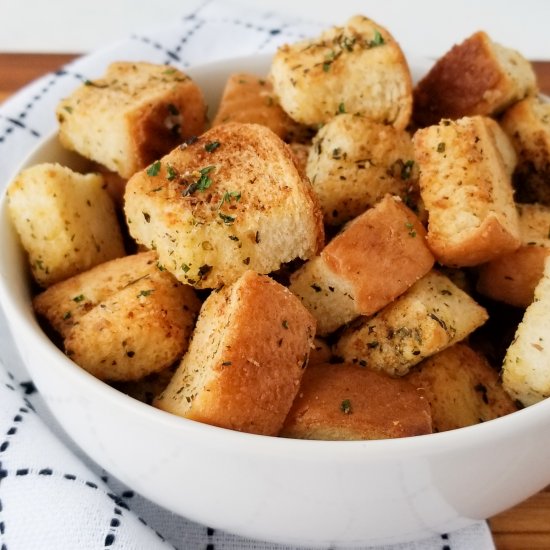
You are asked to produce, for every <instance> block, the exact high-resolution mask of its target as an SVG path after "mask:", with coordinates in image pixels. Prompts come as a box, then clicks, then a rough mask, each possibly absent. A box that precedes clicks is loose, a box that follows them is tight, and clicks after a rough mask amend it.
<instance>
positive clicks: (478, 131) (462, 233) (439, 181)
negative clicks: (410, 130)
mask: <svg viewBox="0 0 550 550" xmlns="http://www.w3.org/2000/svg"><path fill="white" fill-rule="evenodd" d="M496 136H498V138H497V137H496ZM505 139H506V136H504V135H503V132H502V130H501V129H500V128H499V127H498V125H497V123H496V122H495V121H494V120H492V119H489V118H487V117H479V116H476V117H464V118H461V119H460V120H455V121H452V120H442V121H441V122H440V123H439V124H438V125H437V126H430V127H428V128H424V129H422V130H418V131H417V132H416V133H415V134H414V136H413V143H414V149H415V157H416V161H417V162H418V164H419V168H420V194H421V197H422V200H423V201H424V204H425V206H426V209H427V210H428V245H429V246H430V248H431V250H432V252H433V253H434V255H435V257H436V259H437V260H438V261H439V262H440V263H441V264H443V265H448V266H452V267H461V266H471V265H477V264H481V263H484V262H488V261H490V260H492V259H493V258H496V257H498V256H501V255H503V254H506V253H508V252H512V251H514V250H516V249H517V248H519V246H520V244H521V239H520V230H519V221H518V215H517V212H516V207H515V204H514V197H513V189H512V182H511V178H510V167H509V164H507V163H505V162H504V158H503V154H502V152H501V147H502V146H501V141H504V140H505ZM505 154H506V155H507V156H509V154H510V150H509V149H507V150H506V153H505ZM508 162H509V159H508Z"/></svg>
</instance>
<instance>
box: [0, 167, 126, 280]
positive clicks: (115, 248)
mask: <svg viewBox="0 0 550 550" xmlns="http://www.w3.org/2000/svg"><path fill="white" fill-rule="evenodd" d="M7 197H8V205H9V212H10V216H11V219H12V222H13V224H14V226H15V229H16V230H17V233H19V237H20V238H21V243H22V245H23V248H24V249H25V251H26V252H27V254H28V257H29V262H30V266H31V270H32V274H33V276H34V278H35V280H36V282H37V283H38V284H39V285H40V286H42V287H47V286H50V285H52V284H54V283H57V282H58V281H62V280H63V279H67V278H68V277H71V276H73V275H76V274H77V273H81V272H82V271H86V270H87V269H89V268H90V267H93V266H94V265H97V264H100V263H102V262H106V261H107V260H111V259H113V258H118V257H119V256H123V255H124V245H123V242H122V235H121V232H120V226H119V224H118V220H117V217H116V214H115V209H114V206H113V202H112V200H111V198H110V197H109V195H108V194H107V192H106V191H105V190H104V189H103V179H102V178H101V176H99V175H98V174H86V175H83V174H78V173H77V172H73V171H72V170H71V169H70V168H66V167H64V166H61V165H59V164H49V163H45V164H38V165H36V166H32V167H31V168H27V169H25V170H23V171H22V172H21V173H20V174H19V175H18V176H16V178H15V179H14V180H13V181H12V182H11V183H10V186H9V188H8V193H7Z"/></svg>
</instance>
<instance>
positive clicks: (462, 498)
mask: <svg viewBox="0 0 550 550" xmlns="http://www.w3.org/2000/svg"><path fill="white" fill-rule="evenodd" d="M268 63H269V59H268V58H267V57H265V56H262V57H254V58H247V59H238V60H231V61H224V62H222V63H216V64H211V65H208V66H204V67H202V68H198V69H195V70H194V71H190V73H191V74H192V75H193V76H194V78H195V79H196V80H197V82H198V83H199V84H200V85H201V86H202V88H203V89H204V90H205V92H206V95H207V97H208V101H209V103H210V104H216V103H217V100H218V98H219V94H220V91H221V89H222V86H223V83H224V81H225V78H226V76H227V75H228V74H229V73H230V72H234V71H237V70H243V71H253V72H257V73H258V74H260V75H262V74H265V72H266V68H267V66H268ZM411 65H412V67H413V69H417V70H418V71H422V70H423V69H424V66H421V65H419V64H418V63H414V62H413V63H411ZM54 160H58V161H60V162H68V163H69V164H70V163H72V162H74V159H72V157H71V155H67V153H64V152H63V151H62V150H61V149H60V147H59V145H58V143H57V140H56V139H55V138H53V137H51V138H49V139H46V140H44V141H43V143H41V144H40V146H39V147H38V148H37V149H36V150H35V151H34V152H32V153H31V155H30V156H29V157H28V159H27V160H26V162H25V163H24V165H23V166H22V167H21V168H23V167H24V166H29V165H32V164H36V163H38V162H42V161H54ZM2 183H4V182H2ZM0 248H1V251H2V261H1V265H0V300H1V303H2V305H3V307H4V310H5V313H6V317H7V318H8V320H9V323H10V326H11V331H12V334H13V337H14V339H15V342H16V344H17V347H18V349H19V351H20V353H21V355H22V358H23V361H24V363H25V364H26V366H27V368H28V370H29V372H30V374H31V376H32V378H33V380H34V381H35V383H36V385H37V386H38V388H39V390H40V392H41V394H42V396H43V397H44V399H45V401H46V403H47V405H48V406H49V408H50V409H51V411H52V412H53V414H54V415H55V417H56V418H57V420H58V421H59V423H60V424H61V426H62V427H63V428H64V429H65V430H66V432H67V433H68V434H69V435H70V436H71V437H72V438H73V439H74V441H75V442H76V443H77V444H78V445H79V446H80V447H81V448H82V449H83V450H84V451H85V452H86V453H87V454H88V455H89V456H90V457H91V458H92V459H94V460H95V461H96V462H97V463H99V464H100V465H101V466H103V467H104V468H105V469H106V470H107V471H109V472H111V473H112V474H114V475H115V476H117V477H118V478H120V479H121V480H122V481H123V482H125V483H126V484H128V485H129V486H131V487H132V488H134V489H135V490H136V491H138V492H139V493H141V494H142V495H144V496H145V497H147V498H149V499H151V500H152V501H154V502H156V503H158V504H160V505H162V506H164V507H166V508H167V509H169V510H171V511H173V512H175V513H177V514H181V515H183V516H186V517H188V518H190V519H192V520H196V521H199V522H202V523H205V524H207V525H210V526H212V527H216V528H220V529H225V530H228V531H231V532H234V533H237V534H241V535H246V536H250V537H255V538H261V539H268V540H272V541H277V542H284V543H293V544H304V545H305V544H307V545H314V544H315V545H325V546H328V545H331V546H335V545H339V544H346V545H374V544H382V543H393V542H400V541H405V540H412V539H418V538H422V537H426V536H429V535H431V534H433V533H443V532H447V531H449V530H452V529H455V528H458V527H461V526H465V525H467V524H469V523H471V522H472V521H473V520H477V519H482V518H487V517H489V516H491V515H494V514H496V513H498V512H500V511H502V510H504V509H506V508H508V507H510V506H513V505H514V504H516V503H518V502H520V501H521V500H523V499H525V498H527V497H528V496H530V495H532V494H533V493H535V492H537V491H539V490H540V489H542V488H543V487H544V486H546V485H547V484H548V483H549V482H550V466H549V465H550V399H549V400H547V401H545V402H542V403H539V404H537V405H534V406H532V407H529V408H528V409H525V410H522V411H520V412H517V413H514V414H512V415H510V416H507V417H504V418H500V419H498V420H493V421H491V422H487V423H485V424H481V425H477V426H473V427H469V428H464V429H460V430H455V431H452V432H446V433H439V434H433V435H426V436H419V437H414V438H405V439H395V440H381V441H352V442H323V441H298V440H289V439H278V438H273V437H264V436H257V435H250V434H243V433H237V432H233V431H229V430H225V429H220V428H215V427H212V426H208V425H205V424H200V423H197V422H193V421H190V420H186V419H183V418H179V417H176V416H173V415H170V414H168V413H166V412H163V411H160V410H156V409H154V408H152V407H149V406H147V405H144V404H142V403H140V402H138V401H135V400H133V399H132V398H130V397H127V396H126V395H124V394H122V393H119V392H118V391H116V390H114V389H112V388H111V387H109V386H108V385H107V384H104V383H102V382H100V381H99V380H96V379H95V378H94V377H92V376H91V375H89V374H88V373H87V372H85V371H84V370H82V369H80V368H79V367H78V366H76V365H75V364H74V363H72V362H71V361H70V360H69V359H68V358H67V357H66V356H65V355H64V354H63V353H62V352H61V351H60V350H59V349H57V348H56V347H55V346H54V345H53V344H52V342H51V341H50V340H49V339H48V337H47V336H46V335H45V334H44V333H43V332H42V330H41V328H40V326H39V325H38V323H37V322H36V319H35V317H34V314H33V311H32V307H31V301H30V294H29V285H28V278H27V275H26V273H27V269H26V266H25V259H24V257H23V254H22V252H21V250H20V247H19V243H18V240H17V237H16V235H15V233H14V231H13V229H12V227H11V225H10V223H9V220H8V216H7V209H6V204H5V199H2V208H1V211H0Z"/></svg>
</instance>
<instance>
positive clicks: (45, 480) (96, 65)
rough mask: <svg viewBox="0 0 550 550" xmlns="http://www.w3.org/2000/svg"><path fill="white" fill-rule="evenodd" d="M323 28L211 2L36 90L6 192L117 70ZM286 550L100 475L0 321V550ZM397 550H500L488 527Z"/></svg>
mask: <svg viewBox="0 0 550 550" xmlns="http://www.w3.org/2000/svg"><path fill="white" fill-rule="evenodd" d="M319 30H320V28H319V26H318V25H316V24H312V23H308V22H305V21H300V20H297V19H293V20H290V19H283V18H281V17H280V16H278V15H277V14H276V13H267V12H262V11H251V10H246V9H243V8H242V7H239V6H236V5H233V4H230V3H228V2H224V3H223V4H222V3H221V2H219V1H218V2H216V1H208V2H205V3H204V4H203V5H202V7H200V8H199V9H198V10H197V11H195V12H193V13H190V14H187V15H185V16H183V17H181V18H180V19H178V20H177V21H173V22H171V23H170V25H168V26H167V27H166V28H164V29H162V30H159V31H157V32H151V33H150V34H149V33H148V34H140V35H136V36H132V37H131V38H130V39H128V40H124V41H122V42H120V43H117V44H115V45H113V46H111V47H109V48H107V49H104V50H102V51H100V52H98V53H96V54H94V55H91V56H87V57H85V58H82V59H79V60H77V61H75V62H73V63H71V64H69V65H68V66H66V67H65V68H63V69H61V70H59V71H57V72H56V73H55V74H49V75H47V76H46V77H44V78H41V79H40V80H38V81H36V82H35V83H33V84H31V85H30V86H28V87H27V88H25V89H23V90H22V91H21V92H20V93H18V94H17V95H16V96H14V97H13V98H12V99H10V100H9V101H7V102H6V103H5V104H4V105H2V106H1V107H0V182H1V185H2V186H5V185H6V184H7V182H8V181H9V179H10V178H11V176H13V175H14V171H15V170H16V169H17V167H18V166H19V164H20V163H21V161H22V160H23V159H24V157H25V156H26V155H27V153H28V152H29V150H30V149H32V148H33V147H34V146H35V145H36V143H37V142H38V140H39V139H40V138H41V137H42V136H44V135H46V134H48V133H49V132H51V131H53V130H54V128H55V126H56V121H55V118H54V108H55V105H56V103H57V102H58V100H59V99H60V98H61V97H63V96H65V95H67V94H68V93H70V92H71V91H72V90H73V89H74V88H75V87H76V86H77V85H78V84H79V83H80V82H82V81H83V80H86V79H91V78H94V77H96V76H98V75H100V74H102V73H103V71H104V69H105V66H106V64H107V63H108V62H110V61H114V60H148V61H151V62H156V63H171V64H173V65H176V66H179V67H182V68H186V67H189V66H191V65H196V64H199V63H204V62H207V61H212V60H216V59H221V58H228V57H237V56H242V55H248V54H252V53H260V52H268V51H273V50H274V49H275V48H276V47H277V46H278V45H280V44H282V43H284V42H292V41H295V40H297V39H300V38H303V37H305V36H307V35H314V34H316V33H318V32H319ZM96 548H105V549H132V550H133V549H135V550H138V549H144V550H145V549H147V550H157V549H159V550H160V549H167V548H178V549H180V550H183V549H206V550H214V549H216V550H236V549H254V550H276V549H279V550H282V549H284V548H287V549H288V548H290V547H288V546H279V545H274V544H270V543H264V542H259V541H252V540H248V539H243V538H240V537H237V536H234V535H231V534H228V533H224V532H221V531H217V530H214V529H211V528H209V527H207V526H203V525H198V524H196V523H192V522H190V521H188V520H186V519H185V518H182V517H179V516H175V515H174V514H171V513H170V512H167V511H166V510H163V509H162V508H160V507H158V506H156V505H154V504H152V503H151V502H149V501H147V500H145V499H144V498H142V497H140V496H139V495H137V494H135V493H134V492H133V491H132V490H131V488H128V487H124V486H123V485H122V484H120V483H119V482H118V481H117V480H116V479H113V478H112V477H111V476H110V475H109V474H108V473H107V472H105V471H103V470H102V469H101V468H100V467H98V466H97V465H95V464H93V463H92V462H91V461H90V460H89V459H88V458H87V457H86V456H84V455H83V454H82V453H81V452H80V451H79V450H78V449H76V448H75V446H74V444H72V442H71V441H69V440H68V438H67V437H66V436H65V435H64V433H63V432H62V430H61V429H60V428H59V426H58V425H57V423H56V421H55V420H54V419H53V418H52V417H51V415H50V414H49V412H48V410H47V409H46V407H45V405H44V403H43V401H42V400H41V398H40V395H39V394H38V393H37V392H36V389H35V388H34V386H33V384H32V382H31V381H30V379H29V376H28V374H27V373H26V371H25V368H24V367H23V365H22V364H21V362H20V359H19V357H18V354H17V352H16V351H15V349H14V347H13V344H12V342H11V338H10V336H9V333H8V328H7V323H6V321H5V319H4V317H3V315H1V316H0V550H34V549H40V550H50V549H55V550H64V549H67V550H69V549H71V550H72V549H82V550H86V549H96ZM386 548H388V549H389V548H392V549H393V550H416V549H428V550H432V549H434V550H435V549H437V550H451V549H452V550H459V549H460V550H471V549H475V550H485V549H491V548H494V545H493V542H492V538H491V535H490V532H489V529H488V527H487V524H486V523H485V522H478V523H475V524H473V525H472V526H471V527H469V528H465V529H462V530H460V531H456V532H452V533H442V534H441V535H440V536H435V537H432V538H430V539H427V540H425V541H422V542H415V543H409V544H402V545H397V546H392V547H386Z"/></svg>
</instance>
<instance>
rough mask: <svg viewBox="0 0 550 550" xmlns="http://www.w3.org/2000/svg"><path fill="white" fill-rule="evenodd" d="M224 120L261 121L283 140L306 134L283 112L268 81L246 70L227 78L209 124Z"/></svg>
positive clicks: (219, 122)
mask: <svg viewBox="0 0 550 550" xmlns="http://www.w3.org/2000/svg"><path fill="white" fill-rule="evenodd" d="M226 122H250V123H254V124H261V125H262V126H267V127H268V128H269V129H270V130H272V131H273V132H274V133H275V134H277V135H278V136H279V137H280V138H281V139H283V140H285V141H293V140H296V139H297V138H300V137H304V136H305V134H306V133H308V130H307V129H306V128H303V127H302V126H301V125H300V124H298V123H297V122H295V121H294V120H292V119H291V118H290V117H289V116H288V115H287V114H286V113H285V112H284V111H283V109H282V107H281V106H280V105H279V102H278V101H277V98H276V97H275V94H274V93H273V86H272V84H271V82H268V81H267V80H265V79H263V78H259V77H258V76H256V75H253V74H249V73H236V74H232V75H230V76H229V78H228V79H227V83H226V84H225V88H224V90H223V95H222V99H221V101H220V105H219V107H218V112H217V113H216V116H215V117H214V120H213V121H212V126H217V125H218V124H225V123H226Z"/></svg>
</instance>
